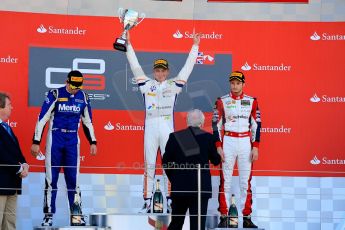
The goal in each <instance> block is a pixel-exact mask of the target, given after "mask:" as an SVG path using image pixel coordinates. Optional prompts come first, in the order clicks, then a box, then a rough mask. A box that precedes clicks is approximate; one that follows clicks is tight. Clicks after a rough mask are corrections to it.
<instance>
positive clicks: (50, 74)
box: [45, 58, 109, 100]
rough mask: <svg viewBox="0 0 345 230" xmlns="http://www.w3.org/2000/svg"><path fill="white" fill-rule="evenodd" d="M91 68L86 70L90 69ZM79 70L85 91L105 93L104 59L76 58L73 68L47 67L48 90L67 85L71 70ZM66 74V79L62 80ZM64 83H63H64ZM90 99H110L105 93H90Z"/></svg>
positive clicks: (46, 80)
mask: <svg viewBox="0 0 345 230" xmlns="http://www.w3.org/2000/svg"><path fill="white" fill-rule="evenodd" d="M88 66H89V68H85V67H88ZM72 69H73V70H79V71H80V72H82V73H83V75H84V83H83V89H85V90H93V91H103V90H104V89H105V76H104V72H105V61H104V60H103V59H92V58H74V59H73V61H72V68H57V67H47V68H46V73H45V85H46V86H47V88H52V89H55V88H59V87H63V86H64V85H65V80H66V78H67V74H68V73H69V72H70V71H71V70H72ZM63 73H64V77H65V79H61V74H63ZM62 82H63V83H62ZM88 94H89V96H90V99H94V100H105V99H106V98H107V97H109V95H108V94H104V93H88Z"/></svg>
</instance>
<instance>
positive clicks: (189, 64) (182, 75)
mask: <svg viewBox="0 0 345 230" xmlns="http://www.w3.org/2000/svg"><path fill="white" fill-rule="evenodd" d="M199 44H200V34H199V33H197V34H194V36H193V46H192V48H191V50H190V52H189V55H188V58H187V60H186V63H185V64H184V66H183V67H182V69H181V71H180V72H179V73H178V75H177V77H176V79H175V80H176V81H177V83H179V84H183V85H184V84H186V82H187V80H188V78H189V75H190V74H191V73H192V70H193V68H194V64H195V61H196V58H197V57H198V51H199Z"/></svg>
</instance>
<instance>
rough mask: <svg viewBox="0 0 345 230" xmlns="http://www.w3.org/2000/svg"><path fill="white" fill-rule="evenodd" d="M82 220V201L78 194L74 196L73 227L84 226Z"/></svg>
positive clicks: (72, 208) (72, 209)
mask: <svg viewBox="0 0 345 230" xmlns="http://www.w3.org/2000/svg"><path fill="white" fill-rule="evenodd" d="M82 218H83V216H82V212H81V207H80V199H79V195H78V193H76V194H74V203H73V204H72V207H71V226H81V225H83V221H82Z"/></svg>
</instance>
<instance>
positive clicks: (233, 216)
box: [228, 194, 238, 228]
mask: <svg viewBox="0 0 345 230" xmlns="http://www.w3.org/2000/svg"><path fill="white" fill-rule="evenodd" d="M228 215H229V227H230V228H238V211H237V207H236V204H235V194H232V196H231V205H230V208H229V214H228Z"/></svg>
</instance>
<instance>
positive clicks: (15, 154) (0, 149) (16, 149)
mask: <svg viewBox="0 0 345 230" xmlns="http://www.w3.org/2000/svg"><path fill="white" fill-rule="evenodd" d="M12 133H13V132H12ZM13 137H14V138H12V137H11V136H10V135H9V134H8V132H7V131H6V129H5V128H4V127H3V126H2V125H1V124H0V195H14V194H21V193H22V178H20V177H19V174H17V172H18V171H19V170H20V166H19V163H26V161H25V158H24V156H23V154H22V151H21V150H20V146H19V142H18V139H17V137H16V136H15V135H14V133H13ZM4 165H13V166H4Z"/></svg>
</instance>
